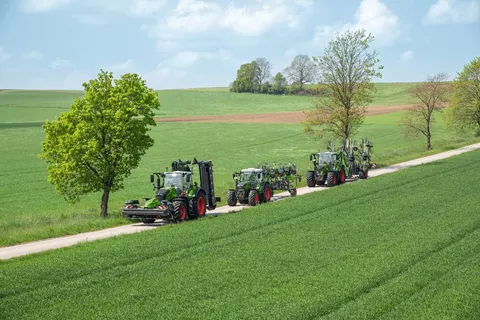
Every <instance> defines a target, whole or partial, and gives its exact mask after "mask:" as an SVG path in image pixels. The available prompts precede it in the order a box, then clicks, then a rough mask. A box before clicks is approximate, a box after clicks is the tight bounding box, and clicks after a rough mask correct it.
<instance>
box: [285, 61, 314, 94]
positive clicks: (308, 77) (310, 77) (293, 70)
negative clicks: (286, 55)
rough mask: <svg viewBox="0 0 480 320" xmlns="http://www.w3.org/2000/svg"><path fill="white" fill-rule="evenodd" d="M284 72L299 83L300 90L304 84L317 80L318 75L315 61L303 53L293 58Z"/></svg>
mask: <svg viewBox="0 0 480 320" xmlns="http://www.w3.org/2000/svg"><path fill="white" fill-rule="evenodd" d="M284 72H285V74H286V75H287V77H288V78H289V79H290V80H291V81H293V82H295V83H298V85H299V87H300V88H299V89H300V90H303V86H304V84H306V83H311V82H313V81H315V77H316V75H317V69H316V68H315V64H314V62H313V61H312V59H311V58H310V57H309V56H307V55H303V54H299V55H297V56H296V57H295V58H293V61H292V63H291V64H290V66H288V67H287V68H286V69H285V71H284Z"/></svg>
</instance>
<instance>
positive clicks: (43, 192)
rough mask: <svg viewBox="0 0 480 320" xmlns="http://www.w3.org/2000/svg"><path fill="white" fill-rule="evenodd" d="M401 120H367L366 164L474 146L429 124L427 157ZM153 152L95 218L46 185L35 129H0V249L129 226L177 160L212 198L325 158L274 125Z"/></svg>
mask: <svg viewBox="0 0 480 320" xmlns="http://www.w3.org/2000/svg"><path fill="white" fill-rule="evenodd" d="M400 116H401V113H392V114H387V115H382V116H375V117H369V118H367V121H366V123H365V125H364V127H363V129H362V132H361V134H360V135H359V137H361V136H362V135H366V136H367V137H369V138H370V139H371V140H372V141H373V143H374V148H373V151H374V153H373V160H374V162H375V163H376V164H377V165H379V166H384V165H388V164H393V163H398V162H401V161H404V160H410V159H414V158H418V157H420V156H423V155H427V154H431V153H433V152H440V151H443V150H448V149H452V148H455V147H459V146H462V145H466V144H469V143H473V142H476V141H479V139H473V138H467V137H463V138H462V137H460V138H458V137H455V136H452V135H451V134H450V133H449V132H447V131H445V129H444V128H443V125H442V123H441V122H440V121H439V122H438V123H436V124H435V127H434V131H433V133H434V135H433V147H434V148H435V149H434V150H433V151H432V152H430V153H426V152H425V151H424V150H425V146H424V142H423V140H422V139H421V138H419V139H415V140H405V139H403V138H402V136H401V130H400V128H399V127H398V126H396V125H395V124H396V122H397V121H398V120H399V118H400ZM172 133H173V134H174V135H175V139H176V140H177V141H191V142H192V143H191V144H189V148H188V149H184V150H182V149H180V148H178V147H175V148H172V147H170V146H169V145H165V138H164V137H165V136H166V135H167V134H168V135H169V136H172ZM151 134H152V137H153V138H154V139H155V141H156V144H155V146H154V147H152V148H151V149H150V150H149V151H148V153H147V154H146V155H145V157H144V158H142V161H141V164H140V166H139V168H137V169H135V170H134V171H133V172H132V175H131V176H130V177H129V178H127V179H126V183H125V190H122V191H119V192H118V193H116V194H113V195H112V197H111V200H110V214H111V218H109V219H102V218H99V217H98V215H99V203H100V194H94V195H89V196H87V197H85V198H84V199H83V200H82V201H81V202H80V203H77V204H74V205H70V204H68V203H66V202H65V201H64V200H63V198H62V197H60V196H59V195H57V194H56V192H55V191H54V189H53V186H51V185H50V184H49V183H48V182H47V181H46V179H47V171H46V165H45V163H44V162H43V161H42V160H41V159H39V158H38V157H37V155H38V154H39V153H40V152H41V145H40V144H41V142H42V141H43V140H44V133H43V129H42V128H41V127H40V124H38V125H37V126H31V127H29V126H24V124H21V126H14V125H13V124H11V125H8V126H5V125H4V126H1V125H0V148H1V149H2V150H4V151H3V152H2V156H1V158H0V159H1V167H2V168H5V169H4V170H2V171H0V176H1V179H0V194H2V196H3V205H2V206H1V207H0V246H5V245H11V244H15V243H19V242H26V241H31V240H37V239H43V238H49V237H54V236H61V235H65V234H75V233H78V232H82V231H89V230H96V229H101V228H104V227H108V226H113V225H118V224H122V223H128V221H127V220H124V219H123V218H122V217H121V214H120V208H121V206H122V204H123V202H124V201H126V200H128V199H132V198H133V199H136V198H143V197H147V196H151V195H152V194H153V191H152V188H151V185H150V183H149V175H150V173H151V172H153V171H158V170H164V168H165V166H170V164H171V162H172V161H173V160H176V159H179V158H180V159H183V160H185V159H192V158H193V157H194V156H195V157H197V158H198V159H206V160H212V161H213V163H214V172H215V187H216V194H217V196H220V197H222V202H221V203H220V205H223V204H225V195H226V192H227V190H228V189H229V188H231V187H232V184H233V180H232V177H231V174H232V172H234V171H236V170H240V169H242V168H245V167H251V166H254V165H257V164H259V163H261V162H265V161H266V162H270V163H271V162H273V161H277V163H279V162H288V161H293V162H295V163H296V164H297V166H298V168H299V170H300V173H301V174H302V175H303V178H304V179H303V180H302V183H301V184H300V186H304V185H305V173H306V170H307V169H308V168H309V166H310V162H309V154H310V153H312V152H316V151H318V150H324V148H325V145H326V144H325V142H316V141H313V140H311V139H308V138H306V137H305V135H304V134H303V133H302V132H301V129H300V126H299V125H280V124H278V125H277V124H270V125H265V124H240V123H230V124H227V123H225V124H209V123H193V124H192V123H161V124H158V127H156V128H155V129H154V130H153V131H152V133H151Z"/></svg>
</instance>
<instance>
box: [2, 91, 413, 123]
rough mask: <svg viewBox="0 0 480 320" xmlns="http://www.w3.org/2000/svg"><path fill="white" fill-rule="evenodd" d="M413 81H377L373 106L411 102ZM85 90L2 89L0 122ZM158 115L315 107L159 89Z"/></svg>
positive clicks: (283, 99) (55, 105)
mask: <svg viewBox="0 0 480 320" xmlns="http://www.w3.org/2000/svg"><path fill="white" fill-rule="evenodd" d="M412 85H413V84H412V83H377V84H376V86H377V93H376V95H375V99H374V102H373V103H372V106H391V105H401V104H409V103H410V100H409V99H410V97H409V96H408V94H406V90H407V89H408V88H409V87H410V86H412ZM82 94H83V92H82V91H27V90H25V91H24V90H5V91H0V123H1V122H14V123H18V122H38V121H45V120H47V119H49V120H53V119H54V118H55V117H56V116H58V115H59V114H60V113H61V112H62V111H66V110H67V109H68V108H69V107H70V105H71V104H72V103H73V101H74V100H75V98H76V97H80V96H82ZM158 95H159V99H160V103H161V107H160V109H159V110H158V112H157V117H175V116H195V115H221V114H246V113H270V112H282V111H302V110H308V109H311V108H312V105H311V102H310V99H309V97H304V96H275V95H263V94H249V93H245V94H239V93H231V92H229V91H228V88H212V89H186V90H160V91H158Z"/></svg>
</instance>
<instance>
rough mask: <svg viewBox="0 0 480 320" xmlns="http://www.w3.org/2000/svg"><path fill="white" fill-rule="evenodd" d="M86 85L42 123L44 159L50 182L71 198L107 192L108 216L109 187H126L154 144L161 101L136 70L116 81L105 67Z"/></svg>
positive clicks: (104, 203)
mask: <svg viewBox="0 0 480 320" xmlns="http://www.w3.org/2000/svg"><path fill="white" fill-rule="evenodd" d="M83 87H84V89H85V95H84V96H83V97H82V98H77V99H76V100H75V102H74V103H73V105H72V106H71V107H70V109H69V110H68V111H67V112H63V113H62V114H60V116H59V117H57V118H56V119H55V120H54V121H47V122H46V123H45V124H44V129H45V133H46V140H45V141H44V142H43V143H42V154H40V158H42V159H44V160H46V161H47V163H48V181H49V182H50V183H52V184H53V185H54V186H55V188H56V190H57V191H58V192H59V194H61V195H63V196H64V197H65V199H66V200H67V201H69V202H72V203H73V202H76V201H78V200H79V199H80V196H81V195H85V194H88V193H92V192H99V191H103V194H102V198H101V205H100V208H101V210H100V211H101V215H102V216H104V217H105V216H107V214H108V199H109V196H110V192H115V191H117V190H119V189H122V188H123V180H124V178H125V177H127V176H129V175H130V171H131V170H132V169H134V168H136V167H137V166H138V164H139V162H140V158H141V156H143V155H144V154H145V152H146V150H147V149H148V148H150V147H151V146H152V145H153V144H154V141H153V139H152V138H151V137H150V136H149V135H148V134H147V132H148V131H149V130H150V128H149V127H148V126H155V125H156V124H155V120H154V119H153V117H154V115H155V113H154V110H155V109H158V108H159V107H160V101H159V99H158V95H157V93H156V92H155V91H153V89H149V88H147V86H146V84H145V80H142V79H141V78H140V76H138V75H137V74H124V75H122V76H121V77H120V79H115V80H114V79H113V75H112V73H111V72H106V71H103V70H101V71H100V73H99V74H98V78H96V79H93V80H90V81H89V82H88V83H83Z"/></svg>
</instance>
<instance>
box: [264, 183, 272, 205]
mask: <svg viewBox="0 0 480 320" xmlns="http://www.w3.org/2000/svg"><path fill="white" fill-rule="evenodd" d="M272 193H273V189H272V186H271V185H270V184H268V183H266V184H264V185H263V194H262V201H263V202H269V201H270V200H272Z"/></svg>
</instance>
